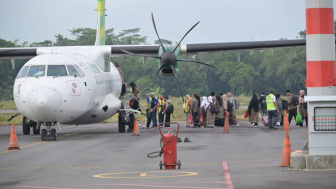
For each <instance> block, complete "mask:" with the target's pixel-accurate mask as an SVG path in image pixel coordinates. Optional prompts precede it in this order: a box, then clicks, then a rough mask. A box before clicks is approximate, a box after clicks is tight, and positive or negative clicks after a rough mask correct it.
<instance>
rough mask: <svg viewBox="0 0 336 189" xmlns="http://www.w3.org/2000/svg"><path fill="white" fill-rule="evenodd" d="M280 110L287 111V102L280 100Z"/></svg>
mask: <svg viewBox="0 0 336 189" xmlns="http://www.w3.org/2000/svg"><path fill="white" fill-rule="evenodd" d="M282 109H283V110H287V109H288V102H287V100H282Z"/></svg>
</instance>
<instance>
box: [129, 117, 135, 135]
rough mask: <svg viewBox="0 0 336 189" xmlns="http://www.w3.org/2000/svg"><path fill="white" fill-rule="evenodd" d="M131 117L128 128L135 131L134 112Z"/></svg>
mask: <svg viewBox="0 0 336 189" xmlns="http://www.w3.org/2000/svg"><path fill="white" fill-rule="evenodd" d="M129 117H130V119H129V120H130V122H129V125H128V128H129V130H131V131H132V132H133V129H134V122H135V117H134V114H130V115H129Z"/></svg>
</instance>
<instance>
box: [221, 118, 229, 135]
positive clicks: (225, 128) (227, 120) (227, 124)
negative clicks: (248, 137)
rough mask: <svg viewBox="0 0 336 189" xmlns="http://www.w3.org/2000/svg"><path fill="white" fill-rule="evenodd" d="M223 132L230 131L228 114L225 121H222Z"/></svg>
mask: <svg viewBox="0 0 336 189" xmlns="http://www.w3.org/2000/svg"><path fill="white" fill-rule="evenodd" d="M223 133H230V126H229V116H225V123H224V131H223Z"/></svg>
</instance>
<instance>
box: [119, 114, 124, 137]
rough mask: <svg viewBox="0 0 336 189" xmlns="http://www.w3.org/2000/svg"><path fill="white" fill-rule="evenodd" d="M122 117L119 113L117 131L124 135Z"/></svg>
mask: <svg viewBox="0 0 336 189" xmlns="http://www.w3.org/2000/svg"><path fill="white" fill-rule="evenodd" d="M121 116H122V115H121V114H120V113H119V116H118V129H119V133H124V132H125V130H126V129H125V123H124V122H123V120H122V117H121Z"/></svg>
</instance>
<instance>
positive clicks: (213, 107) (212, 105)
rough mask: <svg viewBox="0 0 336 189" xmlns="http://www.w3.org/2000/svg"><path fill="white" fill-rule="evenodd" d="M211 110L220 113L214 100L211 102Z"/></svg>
mask: <svg viewBox="0 0 336 189" xmlns="http://www.w3.org/2000/svg"><path fill="white" fill-rule="evenodd" d="M210 112H211V113H213V114H218V113H219V108H218V107H217V106H216V104H215V103H213V102H210Z"/></svg>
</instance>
